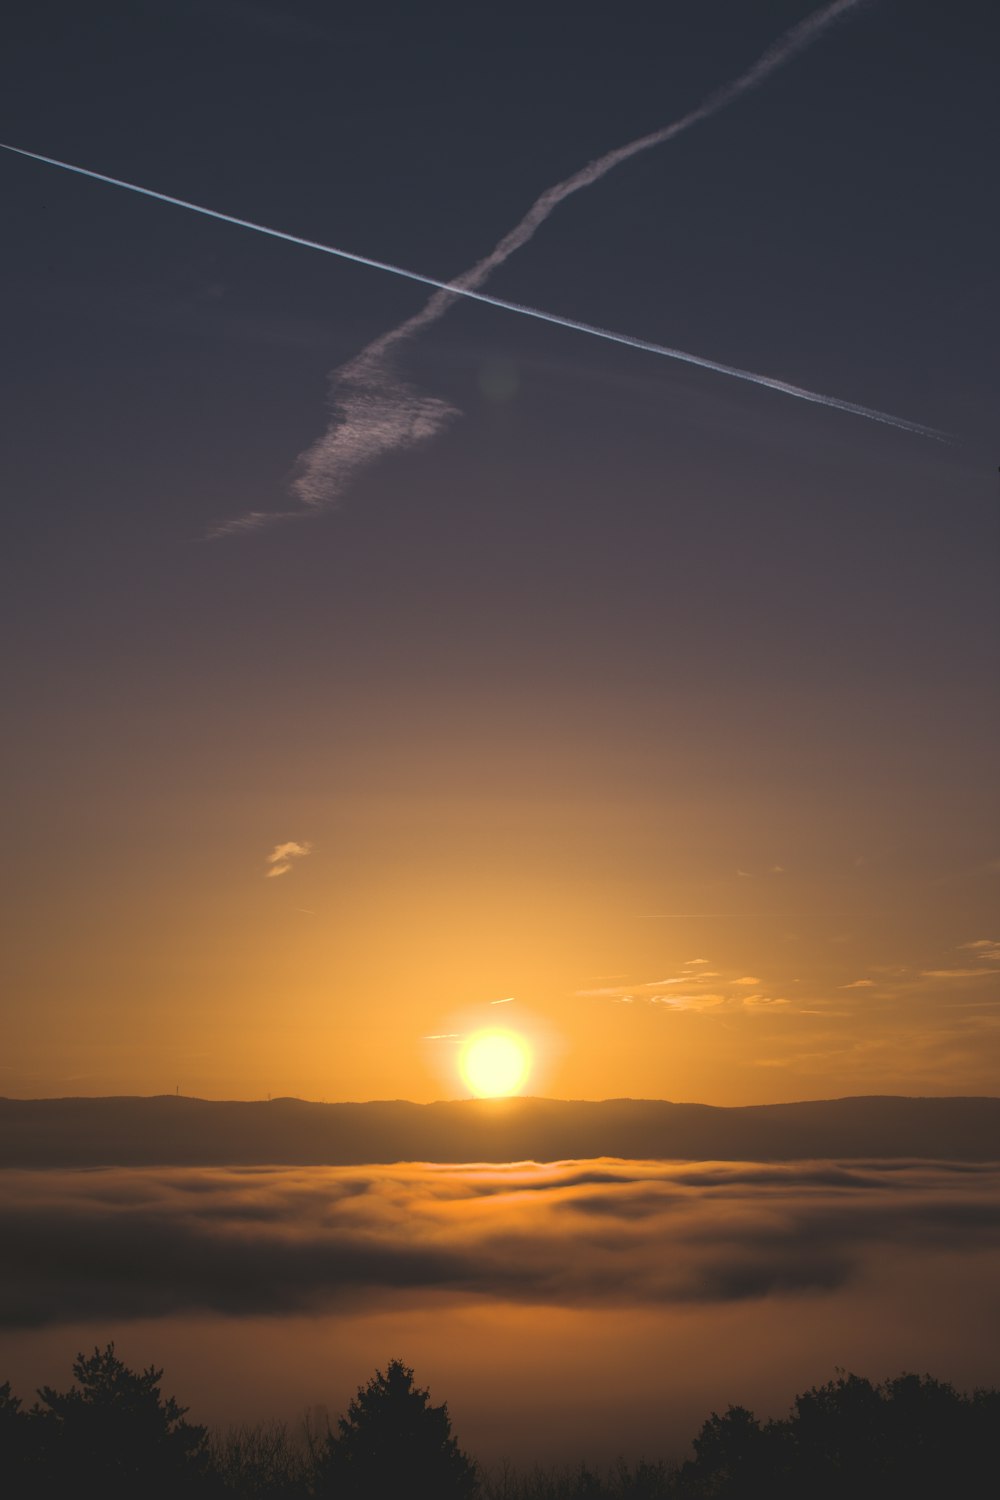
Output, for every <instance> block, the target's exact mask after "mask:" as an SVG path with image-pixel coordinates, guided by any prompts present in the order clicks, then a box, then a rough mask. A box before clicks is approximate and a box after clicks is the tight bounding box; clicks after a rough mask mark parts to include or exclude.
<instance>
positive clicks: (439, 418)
mask: <svg viewBox="0 0 1000 1500" xmlns="http://www.w3.org/2000/svg"><path fill="white" fill-rule="evenodd" d="M863 3H864V0H834V3H833V4H830V5H827V6H825V7H824V8H823V9H822V10H820V11H817V12H815V13H814V14H813V15H811V16H808V17H807V18H806V19H805V20H804V21H801V22H800V23H799V24H798V25H796V26H794V27H792V29H791V30H790V31H788V32H786V33H785V35H784V36H783V37H781V38H779V40H778V41H777V42H775V43H774V44H773V45H772V46H771V47H769V48H768V49H767V51H766V52H764V53H763V55H762V56H761V57H760V58H759V59H758V60H757V62H756V63H754V65H753V66H752V67H751V68H750V69H748V71H747V72H746V73H743V74H742V75H741V76H740V77H739V78H737V79H736V80H735V81H734V82H732V83H729V84H726V85H725V86H724V87H722V88H720V89H717V90H715V91H714V92H713V93H712V94H710V95H709V96H708V98H707V99H705V100H704V101H703V102H702V103H701V104H700V105H698V106H697V108H696V109H693V110H691V111H689V112H688V113H687V114H686V115H683V116H682V117H681V118H680V119H678V120H675V121H674V122H673V123H672V124H670V125H666V126H663V127H662V128H661V129H660V130H656V131H653V132H652V133H651V134H649V135H645V136H641V137H640V138H639V139H637V140H635V141H631V142H629V144H627V145H625V146H621V147H618V148H617V149H616V150H614V151H609V152H606V153H605V155H603V156H601V157H598V158H597V159H596V160H595V161H592V162H590V163H588V165H587V166H585V167H583V168H582V169H581V170H580V171H578V172H575V173H574V174H573V175H572V176H571V177H567V178H566V179H565V180H564V181H562V182H559V183H557V184H555V186H554V187H551V188H547V189H546V191H545V192H544V193H542V194H541V196H540V197H539V198H537V199H536V200H535V202H534V203H533V204H532V206H531V208H530V209H529V210H528V212H527V213H526V214H525V216H524V217H523V218H522V219H521V220H520V222H519V223H518V224H517V225H515V227H514V228H513V229H512V230H510V232H509V233H508V234H506V235H504V237H503V239H501V240H500V242H499V243H498V244H497V245H496V246H495V248H494V249H493V250H492V251H491V252H490V253H489V255H487V256H484V257H483V259H482V260H480V261H478V262H477V263H476V264H475V265H474V266H472V267H471V268H470V269H469V270H468V271H465V272H463V273H462V275H460V276H458V277H455V278H454V279H453V280H451V281H441V280H439V279H438V278H436V277H433V276H425V275H423V274H421V273H420V272H417V271H411V270H408V269H406V268H405V267H403V266H398V265H394V264H392V263H391V262H389V261H383V260H378V259H376V258H374V257H373V256H367V255H360V254H358V253H356V252H354V251H351V250H345V249H342V248H340V247H338V246H334V245H326V244H323V243H321V242H320V241H317V240H311V239H306V238H305V237H303V236H301V235H295V234H290V233H288V232H287V231H285V230H281V229H273V228H271V227H270V226H268V225H265V224H258V223H256V222H254V221H253V220H250V219H243V218H239V217H237V216H236V215H235V214H226V213H222V212H220V211H219V210H217V209H212V208H207V207H205V206H204V205H202V204H198V203H192V202H190V201H188V200H187V199H184V198H177V197H174V196H172V195H170V194H168V193H161V192H158V191H156V190H155V189H153V188H148V187H142V186H140V185H139V184H137V183H133V182H127V181H125V180H124V179H122V178H119V177H111V176H109V175H107V174H106V173H103V172H96V171H94V170H92V169H91V168H89V167H81V166H78V165H75V164H74V163H71V162H65V161H61V160H59V159H57V158H55V157H51V156H44V155H42V154H41V153H40V152H37V151H27V150H25V149H24V148H23V147H19V146H11V145H7V144H5V143H3V142H0V149H2V150H5V151H11V152H13V153H15V154H16V155H18V156H25V157H29V158H31V159H32V160H33V161H40V162H44V163H45V164H46V165H48V166H54V167H59V168H61V169H62V170H64V171H68V172H75V173H77V174H79V175H80V176H83V177H90V178H93V179H94V180H95V181H97V182H104V183H108V184H110V185H111V186H113V187H120V188H125V189H127V190H128V191H129V192H134V193H139V194H141V195H142V196H143V197H147V198H154V199H156V200H158V201H159V202H161V203H168V204H170V205H172V206H173V207H176V208H185V209H188V210H189V211H191V212H193V213H198V214H204V215H206V216H207V217H209V218H212V219H218V220H220V221H221V222H222V223H226V224H235V225H237V226H238V227H239V228H243V229H252V230H254V232H255V233H258V234H265V235H268V236H270V237H272V238H274V239H280V240H285V241H287V242H288V243H290V244H293V245H300V246H303V247H305V248H306V249H310V250H319V251H322V252H323V253H324V254H327V255H333V256H337V257H338V258H340V259H342V260H348V261H353V262H354V263H355V264H358V265H363V266H369V267H371V268H372V269H374V270H379V271H385V272H388V273H390V274H391V275H394V276H402V277H405V278H406V279H407V280H409V281H415V282H418V283H420V284H421V285H424V286H430V287H433V288H434V289H435V292H434V295H433V296H432V297H430V298H429V299H428V301H427V303H426V304H425V305H424V307H423V308H422V309H421V310H420V312H418V313H416V314H414V316H413V317H411V318H408V319H406V320H405V322H403V323H401V324H399V325H398V326H397V327H396V328H392V329H390V330H389V331H388V332H387V333H384V334H382V335H381V336H380V337H379V338H378V339H376V340H374V342H372V343H371V344H369V345H367V347H366V348H365V349H363V350H362V351H361V353H360V354H358V355H356V356H355V358H354V359H352V360H350V361H349V362H348V363H347V364H345V365H343V366H341V367H340V368H339V369H338V370H335V371H334V372H333V375H332V377H331V384H332V407H333V420H332V421H331V424H330V426H329V428H328V430H327V432H326V433H325V434H324V435H323V437H322V438H320V439H319V440H318V441H317V442H316V443H315V444H313V446H312V447H311V448H309V449H308V450H307V451H306V452H305V453H304V454H303V455H302V456H301V458H300V460H299V473H298V477H297V478H296V479H295V481H294V485H293V488H294V490H295V492H296V494H297V495H298V497H299V499H300V500H301V501H302V502H303V504H305V505H306V506H307V507H310V508H313V509H317V508H323V507H325V506H327V505H329V504H331V503H332V502H333V501H334V500H335V499H336V498H337V497H338V496H339V495H340V494H341V493H342V492H343V490H344V488H345V486H346V484H347V482H348V481H349V480H350V478H351V477H352V476H353V475H354V474H355V473H356V472H357V470H358V469H359V468H361V467H363V466H364V465H365V464H367V463H369V462H371V461H373V460H374V459H376V458H378V457H380V456H381V455H383V454H385V453H388V452H391V451H393V450H396V449H402V448H406V447H410V446H413V445H414V444H415V443H418V442H421V441H423V440H424V439H425V438H428V437H431V436H433V435H434V434H435V433H437V432H438V431H440V430H441V428H442V427H443V426H445V425H446V424H447V423H448V422H449V421H450V420H452V418H453V417H455V416H456V415H457V412H456V411H455V409H454V408H453V407H451V406H450V405H449V404H448V403H447V402H445V401H441V400H439V399H437V398H435V397H428V396H424V395H422V394H421V393H420V392H418V391H416V390H415V389H414V388H413V387H412V386H410V385H408V384H406V383H405V382H404V381H402V380H401V379H400V378H399V377H398V376H397V375H396V373H395V371H394V370H393V369H392V365H391V354H392V351H393V349H394V347H395V346H396V345H397V344H399V343H402V342H404V341H405V340H407V339H410V338H412V337H414V335H415V334H417V333H418V332H420V330H421V329H423V328H426V327H427V326H428V325H429V324H431V323H434V322H436V321H437V320H438V319H439V318H440V317H441V316H442V315H443V314H444V312H445V311H446V310H447V309H448V308H449V307H450V306H451V305H452V303H453V302H454V301H455V300H456V298H458V297H466V298H471V299H472V300H474V301H476V302H483V303H486V304H488V305H489V306H491V307H498V308H501V309H503V310H505V311H507V312H515V313H519V314H520V315H521V316H523V317H530V318H537V319H540V320H542V321H543V322H547V323H553V324H555V325H556V326H558V327H562V328H570V329H573V330H575V331H577V332H579V333H586V334H589V335H591V336H592V337H596V338H602V339H609V340H611V341H612V342H614V343H619V344H625V345H628V346H629V347H631V348H634V349H642V350H645V351H647V352H648V353H651V354H658V355H661V356H663V357H665V358H667V359H675V360H681V361H683V362H684V363H686V364H692V365H697V366H699V367H700V368H702V369H706V370H712V371H715V372H716V373H718V374H722V375H729V376H732V377H734V378H736V379H738V380H748V381H751V382H752V383H754V384H756V385H762V386H765V387H767V388H768V389H770V390H775V391H780V392H782V393H783V394H785V395H790V396H794V397H796V398H797V399H799V400H803V401H810V402H814V403H817V404H819V405H822V406H828V407H832V408H834V409H836V410H838V411H844V412H849V413H852V414H853V415H856V416H861V417H865V418H867V419H869V420H871V421H875V422H883V423H886V424H888V425H890V426H893V427H897V428H899V429H901V430H902V431H904V432H910V433H915V434H918V435H920V436H922V437H932V438H941V437H942V436H944V434H942V433H940V432H938V431H937V430H936V429H934V428H931V427H926V426H923V425H922V424H920V423H918V422H911V421H908V420H907V419H905V418H902V417H896V416H893V415H891V414H890V413H888V412H882V411H878V410H876V409H874V408H872V407H868V406H862V405H860V404H859V403H857V402H853V401H846V400H843V399H841V398H840V397H836V396H827V395H824V394H822V393H821V392H818V391H811V390H808V389H806V388H805V387H803V386H797V385H793V384H791V383H790V382H788V381H784V380H778V379H776V378H774V377H772V376H769V375H762V374H760V373H758V372H756V371H752V370H743V369H740V368H738V367H737V366H734V365H727V364H723V363H721V362H720V361H718V360H712V359H708V358H706V357H704V356H702V355H698V354H691V353H689V352H687V351H685V350H683V349H675V348H672V347H670V346H669V345H665V344H657V343H654V342H652V341H651V340H648V339H641V338H637V337H635V336H633V335H631V334H625V333H616V332H614V331H613V330H611V329H607V328H601V327H598V326H596V325H595V324H592V323H584V322H581V321H580V320H578V319H575V318H566V317H561V316H559V315H558V314H555V313H548V312H544V311H543V310H541V309H540V308H535V307H529V306H527V305H526V304H524V303H520V302H512V301H510V300H508V299H507V298H503V297H495V296H492V295H491V294H489V293H486V292H482V291H479V290H478V288H479V287H481V286H482V284H483V282H484V281H486V280H487V278H488V277H489V276H491V275H492V273H493V272H494V271H495V270H497V269H498V267H500V266H501V265H503V263H504V262H505V261H506V260H507V259H508V258H509V257H510V256H511V255H512V254H513V253H514V252H515V251H516V250H518V249H520V248H521V247H522V246H523V245H525V244H527V242H528V241H529V240H530V239H531V238H532V236H533V235H534V234H535V232H536V230H537V229H538V228H539V227H540V226H541V225H542V224H543V223H544V222H545V220H546V219H547V218H548V217H549V215H550V214H551V213H552V211H553V210H554V209H555V208H556V207H557V206H558V204H560V203H561V202H562V201H563V200H564V199H565V198H568V197H569V196H570V195H571V194H573V193H575V192H578V191H579V190H580V189H581V188H585V187H589V186H591V185H592V184H593V183H595V182H597V181H599V180H600V178H602V177H604V176H605V175H606V174H607V173H608V172H610V171H612V170H613V169H614V168H615V167H617V166H619V165H620V164H621V163H622V162H624V161H627V160H629V159H630V158H631V157H633V156H636V155H638V154H639V153H640V152H642V151H647V150H649V149H650V148H651V147H653V146H658V145H662V144H664V143H665V142H666V141H669V140H672V139H673V138H674V137H675V136H677V135H680V134H681V133H682V132H683V131H686V130H689V129H690V128H691V127H692V126H693V125H695V124H697V123H699V122H700V121H702V120H706V119H709V118H710V117H711V116H712V115H715V114H717V113H718V112H719V111H720V110H722V109H725V108H726V107H727V106H728V105H729V104H731V103H733V102H734V101H735V100H737V99H738V98H740V97H741V96H742V95H743V94H745V93H747V92H748V91H750V90H751V89H754V88H757V87H758V86H759V85H760V84H761V83H762V82H763V81H764V80H765V79H766V78H767V77H768V76H769V75H770V74H771V73H773V72H774V71H775V70H776V69H777V68H779V67H781V66H782V65H783V64H784V63H786V62H788V61H790V60H791V59H792V58H793V57H794V56H795V55H796V54H797V53H799V52H801V51H802V50H804V49H805V48H806V47H808V46H809V45H810V44H811V43H812V42H813V41H815V40H816V39H817V38H818V37H819V36H820V35H821V34H822V33H823V32H824V31H825V30H826V29H827V28H828V27H829V26H830V25H831V24H832V23H833V22H834V21H836V20H837V19H838V18H839V17H841V16H842V15H844V14H845V13H846V12H848V11H850V10H853V9H856V8H857V6H858V5H860V4H863ZM289 514H290V513H288V512H284V513H282V512H251V513H250V514H248V515H246V516H243V517H240V518H238V519H236V520H233V521H231V522H228V523H225V524H224V525H223V526H221V527H219V528H218V530H217V531H216V533H215V534H216V535H220V534H225V533H228V532H233V531H240V530H248V529H252V528H255V527H258V526H261V525H265V524H267V523H269V522H273V521H276V520H279V519H282V518H284V517H287V516H288V515H289Z"/></svg>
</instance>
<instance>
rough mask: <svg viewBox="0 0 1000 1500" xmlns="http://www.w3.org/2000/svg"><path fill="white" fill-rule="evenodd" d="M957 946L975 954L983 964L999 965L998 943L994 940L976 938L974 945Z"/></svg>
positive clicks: (999, 950) (999, 947)
mask: <svg viewBox="0 0 1000 1500" xmlns="http://www.w3.org/2000/svg"><path fill="white" fill-rule="evenodd" d="M959 946H960V947H961V948H963V949H965V950H966V951H969V952H973V953H975V955H976V957H977V958H980V959H982V960H983V961H984V962H985V963H1000V943H998V942H997V941H996V940H995V939H994V938H977V939H976V941H975V942H974V943H961V944H959Z"/></svg>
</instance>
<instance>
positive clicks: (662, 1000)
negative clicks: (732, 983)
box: [649, 995, 726, 1010]
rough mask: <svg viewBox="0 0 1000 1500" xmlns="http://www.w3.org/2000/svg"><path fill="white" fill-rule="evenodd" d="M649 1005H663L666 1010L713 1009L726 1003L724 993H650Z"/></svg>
mask: <svg viewBox="0 0 1000 1500" xmlns="http://www.w3.org/2000/svg"><path fill="white" fill-rule="evenodd" d="M649 1003H650V1005H665V1006H666V1007H667V1009H668V1010H714V1008H715V1007H716V1006H717V1005H724V1004H725V1003H726V997H725V995H650V996H649Z"/></svg>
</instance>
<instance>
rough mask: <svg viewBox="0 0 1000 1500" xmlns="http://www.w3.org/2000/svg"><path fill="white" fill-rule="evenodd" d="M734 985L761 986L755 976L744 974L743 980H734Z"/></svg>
mask: <svg viewBox="0 0 1000 1500" xmlns="http://www.w3.org/2000/svg"><path fill="white" fill-rule="evenodd" d="M733 983H734V984H760V980H759V979H757V978H755V976H754V975H753V974H744V975H743V978H742V979H734V980H733Z"/></svg>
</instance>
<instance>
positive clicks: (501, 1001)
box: [490, 995, 514, 1005]
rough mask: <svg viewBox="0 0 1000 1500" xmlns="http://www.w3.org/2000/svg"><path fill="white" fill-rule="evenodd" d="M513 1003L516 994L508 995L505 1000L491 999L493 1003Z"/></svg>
mask: <svg viewBox="0 0 1000 1500" xmlns="http://www.w3.org/2000/svg"><path fill="white" fill-rule="evenodd" d="M513 1003H514V996H513V995H508V996H507V997H506V999H504V1000H491V1001H490V1004H491V1005H513Z"/></svg>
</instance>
